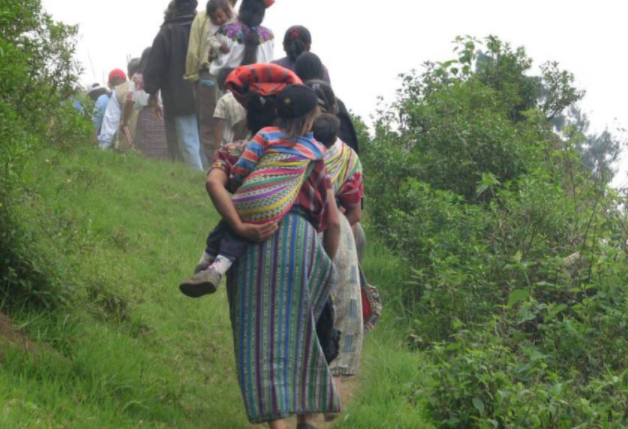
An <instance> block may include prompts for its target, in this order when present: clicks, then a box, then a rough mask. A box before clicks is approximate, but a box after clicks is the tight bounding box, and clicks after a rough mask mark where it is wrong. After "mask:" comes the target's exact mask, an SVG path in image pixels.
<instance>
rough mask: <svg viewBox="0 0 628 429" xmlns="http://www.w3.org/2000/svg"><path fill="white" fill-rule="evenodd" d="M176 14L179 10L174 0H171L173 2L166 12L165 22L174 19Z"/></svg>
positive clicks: (169, 4)
mask: <svg viewBox="0 0 628 429" xmlns="http://www.w3.org/2000/svg"><path fill="white" fill-rule="evenodd" d="M176 13H177V9H176V8H175V5H174V0H171V2H170V3H168V7H167V8H166V10H164V21H167V20H169V19H171V18H173V17H174V15H175V14H176Z"/></svg>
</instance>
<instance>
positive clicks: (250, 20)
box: [238, 0, 266, 66]
mask: <svg viewBox="0 0 628 429" xmlns="http://www.w3.org/2000/svg"><path fill="white" fill-rule="evenodd" d="M265 16H266V5H265V4H264V1H263V0H244V1H243V2H242V4H241V5H240V14H239V15H238V19H239V20H240V22H241V23H243V24H244V25H246V26H247V27H248V32H245V33H246V34H245V36H244V58H243V59H242V63H241V64H240V65H242V66H247V65H249V64H255V63H257V47H258V46H259V45H260V43H261V42H260V39H259V33H258V32H257V27H259V26H260V25H262V22H264V17H265Z"/></svg>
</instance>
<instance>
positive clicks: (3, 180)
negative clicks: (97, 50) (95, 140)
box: [0, 0, 91, 306]
mask: <svg viewBox="0 0 628 429" xmlns="http://www.w3.org/2000/svg"><path fill="white" fill-rule="evenodd" d="M75 36H76V27H72V26H67V25H64V24H61V23H57V22H54V21H53V20H52V18H51V17H50V16H49V15H48V14H46V13H44V12H42V10H41V4H40V2H39V0H25V1H16V0H6V1H4V2H3V3H2V9H1V11H0V61H1V62H2V67H0V95H1V97H0V145H1V151H0V154H1V156H0V260H2V261H3V263H2V264H1V265H0V303H3V304H5V305H7V304H12V303H13V304H15V303H16V302H17V301H19V302H22V303H23V302H28V303H30V304H37V305H44V306H49V305H53V304H58V303H59V302H60V301H59V300H58V299H57V298H53V297H60V296H63V294H61V293H59V292H60V291H58V290H57V289H56V288H55V287H54V286H53V285H51V284H49V281H48V280H47V279H48V276H47V275H46V268H40V267H48V266H52V265H54V264H53V263H52V262H50V261H48V262H42V261H40V259H41V256H39V255H45V254H48V253H49V252H42V251H41V250H39V249H32V248H31V247H29V231H28V230H24V229H21V228H20V219H19V214H18V213H16V212H15V209H14V208H15V206H16V205H17V203H18V202H19V201H23V200H24V199H25V198H28V197H29V195H28V192H27V190H24V189H23V187H22V186H21V184H22V173H23V168H24V166H25V165H26V163H27V162H28V161H29V159H30V158H31V157H32V156H34V155H35V154H36V153H38V152H39V151H40V150H41V148H42V147H46V146H50V145H54V146H56V147H60V148H63V149H66V150H70V149H71V148H73V147H76V146H77V145H80V144H83V143H85V142H87V141H89V140H88V139H89V135H90V133H91V124H90V123H89V121H88V120H87V119H86V118H85V117H84V116H83V115H82V114H81V113H80V112H78V111H77V110H76V109H74V108H73V107H72V103H70V102H69V100H70V98H71V97H73V96H74V95H75V94H76V93H77V89H76V88H77V80H78V74H79V72H80V69H79V67H78V65H77V64H76V63H75V62H74V60H73V55H74V47H75ZM25 191H26V192H25ZM38 261H39V262H38ZM51 291H52V292H51Z"/></svg>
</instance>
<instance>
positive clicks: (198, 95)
mask: <svg viewBox="0 0 628 429" xmlns="http://www.w3.org/2000/svg"><path fill="white" fill-rule="evenodd" d="M235 4H236V1H235V0H209V1H208V2H207V7H206V9H205V10H204V11H200V12H198V13H197V14H196V17H195V18H194V22H193V23H192V29H191V31H190V43H189V46H188V52H187V57H186V63H185V73H186V74H185V79H186V80H187V81H189V82H191V83H192V85H193V86H194V101H195V103H196V114H197V116H198V121H199V125H200V132H201V145H202V147H203V150H204V151H205V154H206V155H207V157H208V159H209V160H211V159H213V157H214V154H215V152H216V149H217V148H218V147H220V143H219V142H217V141H216V140H215V139H214V137H215V131H214V130H215V123H214V110H215V109H216V101H217V100H218V92H219V91H218V85H217V84H216V79H215V76H213V77H212V76H211V75H210V73H209V66H210V64H211V62H212V60H213V59H215V58H216V57H217V56H218V55H219V54H220V47H221V46H220V44H218V45H216V33H217V32H218V30H219V29H220V27H221V26H223V25H227V24H233V23H235V22H237V20H238V17H237V13H236V12H235V10H234V8H235Z"/></svg>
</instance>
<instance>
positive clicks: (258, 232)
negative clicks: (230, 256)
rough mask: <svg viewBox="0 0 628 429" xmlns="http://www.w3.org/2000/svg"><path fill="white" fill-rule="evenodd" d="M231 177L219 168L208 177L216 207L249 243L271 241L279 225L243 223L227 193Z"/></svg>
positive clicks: (209, 190)
mask: <svg viewBox="0 0 628 429" xmlns="http://www.w3.org/2000/svg"><path fill="white" fill-rule="evenodd" d="M228 181H229V177H228V176H227V173H225V172H224V171H223V170H220V169H218V168H214V169H212V170H211V171H210V172H209V174H208V175H207V180H206V183H205V186H206V188H207V193H208V194H209V196H210V198H211V199H212V202H213V203H214V207H216V210H217V211H218V213H219V214H220V216H222V218H223V219H224V220H225V221H226V222H227V223H228V224H229V226H230V227H231V229H232V230H233V232H235V233H236V234H237V235H239V236H240V237H243V238H246V239H247V240H249V241H254V242H262V241H265V240H267V239H269V238H270V237H271V236H272V235H273V234H274V233H275V232H276V231H277V229H278V228H279V226H278V225H277V223H269V224H265V225H252V224H248V223H244V222H242V219H240V215H239V214H238V212H237V211H236V209H235V207H234V205H233V203H232V202H231V196H230V195H229V192H227V188H226V186H227V183H228Z"/></svg>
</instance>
